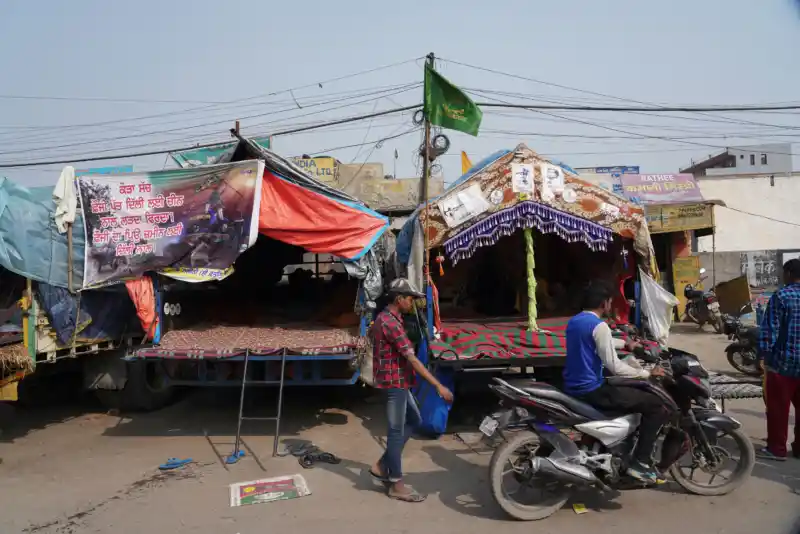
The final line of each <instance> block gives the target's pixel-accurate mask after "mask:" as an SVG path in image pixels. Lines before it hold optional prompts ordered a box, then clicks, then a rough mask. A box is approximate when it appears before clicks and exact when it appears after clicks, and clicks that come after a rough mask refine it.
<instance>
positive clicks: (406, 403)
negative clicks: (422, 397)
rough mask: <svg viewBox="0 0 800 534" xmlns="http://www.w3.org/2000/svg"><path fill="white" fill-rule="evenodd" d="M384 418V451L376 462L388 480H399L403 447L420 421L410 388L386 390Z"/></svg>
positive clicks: (401, 470) (401, 475)
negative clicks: (385, 427) (385, 429)
mask: <svg viewBox="0 0 800 534" xmlns="http://www.w3.org/2000/svg"><path fill="white" fill-rule="evenodd" d="M386 419H387V420H388V423H389V430H388V432H387V433H386V452H384V453H383V456H381V459H380V460H379V461H378V463H379V465H380V466H381V467H382V468H383V472H384V473H385V474H386V476H387V478H388V479H389V481H391V482H399V481H400V480H402V479H403V466H402V456H403V447H405V446H406V442H407V441H408V440H409V439H410V438H411V436H412V434H413V433H414V430H416V428H417V427H419V425H420V423H422V416H421V415H420V413H419V408H418V407H417V403H416V401H415V400H414V397H413V396H412V395H411V391H410V390H408V389H401V388H392V389H387V390H386Z"/></svg>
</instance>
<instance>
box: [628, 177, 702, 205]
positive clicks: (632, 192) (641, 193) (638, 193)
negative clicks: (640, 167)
mask: <svg viewBox="0 0 800 534" xmlns="http://www.w3.org/2000/svg"><path fill="white" fill-rule="evenodd" d="M620 181H621V183H622V190H623V195H624V196H625V197H626V198H628V199H629V200H630V201H631V202H634V203H636V204H689V203H701V202H703V195H702V193H701V192H700V187H699V186H698V185H697V182H696V181H695V179H694V176H693V175H691V174H688V173H683V174H621V175H620Z"/></svg>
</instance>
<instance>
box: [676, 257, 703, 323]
mask: <svg viewBox="0 0 800 534" xmlns="http://www.w3.org/2000/svg"><path fill="white" fill-rule="evenodd" d="M699 279H700V258H699V257H698V256H686V257H683V258H675V260H673V262H672V284H673V286H674V287H675V296H676V297H678V317H683V314H684V312H685V311H686V297H684V296H683V288H684V287H686V285H687V284H692V285H693V286H697V281H698V280H699Z"/></svg>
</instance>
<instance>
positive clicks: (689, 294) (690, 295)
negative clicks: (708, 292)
mask: <svg viewBox="0 0 800 534" xmlns="http://www.w3.org/2000/svg"><path fill="white" fill-rule="evenodd" d="M704 294H705V293H703V291H701V290H699V289H692V290H689V291H686V292H685V293H684V296H685V297H686V298H687V299H699V298H702V297H703V295H704Z"/></svg>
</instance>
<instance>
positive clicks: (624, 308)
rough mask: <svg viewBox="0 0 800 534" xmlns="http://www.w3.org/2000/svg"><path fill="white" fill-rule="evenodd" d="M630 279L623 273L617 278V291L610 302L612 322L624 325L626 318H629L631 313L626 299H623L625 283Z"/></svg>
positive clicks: (629, 276)
mask: <svg viewBox="0 0 800 534" xmlns="http://www.w3.org/2000/svg"><path fill="white" fill-rule="evenodd" d="M631 278H633V277H632V276H631V275H629V274H624V273H623V274H621V275H620V276H619V277H617V287H618V289H619V291H618V292H617V293H616V294H615V295H614V298H613V299H612V300H611V307H612V313H613V315H614V321H616V322H618V323H621V324H626V323H627V322H628V317H630V313H631V305H630V304H628V299H626V298H625V282H627V281H628V280H630V279H631Z"/></svg>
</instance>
